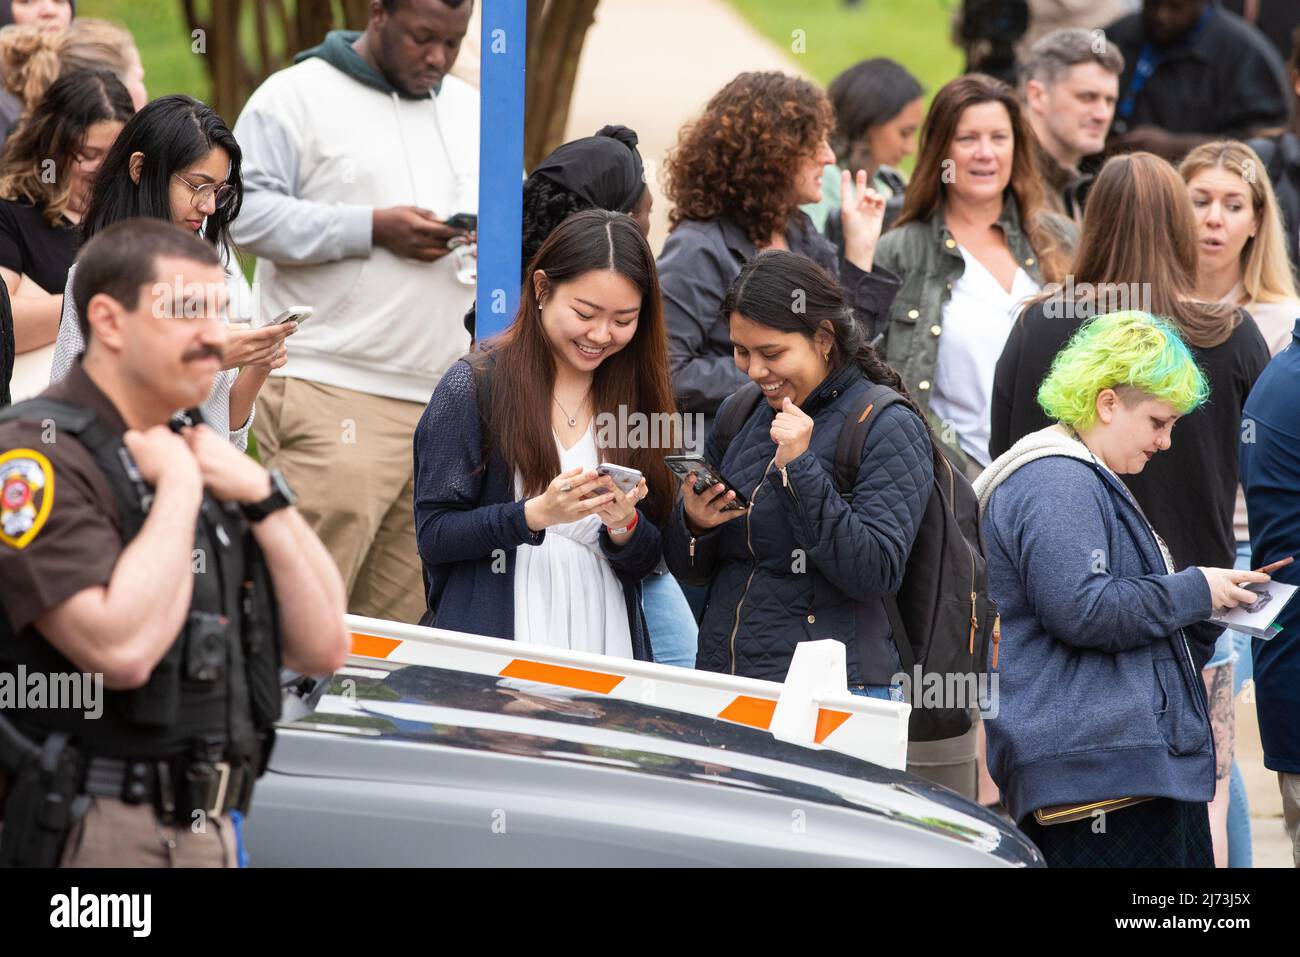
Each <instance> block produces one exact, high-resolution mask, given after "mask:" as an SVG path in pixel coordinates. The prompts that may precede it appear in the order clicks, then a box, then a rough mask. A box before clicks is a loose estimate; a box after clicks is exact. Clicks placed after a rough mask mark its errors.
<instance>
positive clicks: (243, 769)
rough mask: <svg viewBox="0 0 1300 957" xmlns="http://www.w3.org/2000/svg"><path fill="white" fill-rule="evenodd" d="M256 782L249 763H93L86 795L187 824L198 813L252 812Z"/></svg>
mask: <svg viewBox="0 0 1300 957" xmlns="http://www.w3.org/2000/svg"><path fill="white" fill-rule="evenodd" d="M255 777H256V775H255V772H254V769H253V765H252V762H251V761H248V760H242V761H194V760H192V759H189V758H180V759H172V760H163V761H146V760H141V761H135V760H123V759H121V758H91V759H90V760H89V761H88V762H87V767H86V785H85V793H86V794H93V795H96V796H98V797H112V798H118V799H119V800H121V801H124V802H125V803H127V804H144V803H146V802H147V803H150V804H152V805H153V806H154V809H155V810H157V812H158V814H159V816H161V817H162V819H163V820H164V821H168V822H179V823H182V824H186V823H190V822H191V821H192V819H193V816H194V812H195V811H202V812H203V813H204V814H206V815H207V816H208V817H216V816H219V815H221V814H224V813H226V812H227V811H240V812H241V813H247V811H248V805H249V802H250V801H251V800H252V797H253V782H254V780H255Z"/></svg>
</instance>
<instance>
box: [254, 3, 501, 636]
mask: <svg viewBox="0 0 1300 957" xmlns="http://www.w3.org/2000/svg"><path fill="white" fill-rule="evenodd" d="M472 6H473V0H371V3H370V22H369V24H368V25H367V27H366V30H365V32H363V33H355V32H348V31H341V30H339V31H334V32H332V33H330V34H329V35H328V36H327V37H326V39H325V42H324V43H322V44H321V45H320V46H318V47H314V48H312V49H310V50H305V51H303V52H302V53H300V54H298V56H297V57H296V58H295V65H294V66H292V67H289V68H288V69H285V70H281V71H280V72H278V73H276V74H274V75H273V76H271V77H270V78H269V79H268V80H267V81H266V82H265V83H263V84H262V86H261V87H260V88H258V90H257V91H256V92H255V93H254V94H253V95H252V97H251V98H250V99H249V101H248V105H247V106H245V108H244V111H243V113H242V114H241V115H240V117H239V122H238V123H237V124H236V126H235V136H236V138H237V139H238V140H239V143H240V145H241V146H242V147H243V149H244V203H243V209H242V211H241V213H240V216H239V219H238V221H237V224H236V225H235V226H234V228H233V229H232V234H233V236H234V238H235V240H236V242H238V243H239V244H240V245H241V246H242V247H243V248H245V249H248V250H250V251H252V252H254V253H256V254H257V256H258V260H257V276H256V286H257V290H258V294H259V296H260V297H261V309H262V315H264V316H275V315H278V314H279V313H280V312H282V311H283V310H285V309H288V308H289V307H290V306H295V305H305V306H311V307H312V308H313V309H314V310H315V315H314V316H312V318H311V319H310V320H308V321H306V322H305V323H303V324H302V326H301V328H300V329H299V331H298V332H297V334H296V335H295V336H294V350H293V354H292V355H291V356H290V358H289V361H288V363H287V364H286V365H285V366H284V367H283V368H282V369H279V370H278V371H277V372H276V373H275V375H274V377H273V378H272V379H271V380H270V381H268V382H267V384H266V385H265V386H264V387H263V389H262V392H261V395H260V397H259V399H258V412H257V418H256V427H255V430H254V434H255V435H256V437H257V441H258V445H259V447H260V449H261V453H262V460H263V462H264V463H266V464H268V466H274V467H275V468H278V469H279V470H280V471H281V472H283V473H284V475H285V476H286V478H287V480H288V482H289V484H290V485H292V486H293V488H294V489H295V490H296V491H297V492H298V496H299V498H298V506H299V508H300V510H301V511H302V514H303V515H305V516H306V517H307V519H308V521H309V522H310V523H311V524H312V527H313V529H314V530H315V531H316V533H317V534H318V535H319V536H320V537H321V539H322V540H323V541H324V542H325V545H326V546H327V547H328V548H329V550H330V554H331V555H332V556H333V557H334V560H335V561H336V562H337V563H338V566H339V570H340V571H341V572H342V573H343V577H344V580H345V582H346V583H347V586H348V609H349V610H350V611H352V612H354V613H356V614H361V615H369V616H372V617H376V618H387V619H391V620H396V621H408V622H415V621H418V620H419V618H420V616H421V614H422V613H423V612H424V605H425V599H424V589H423V584H422V580H421V572H420V559H419V556H418V554H417V553H416V547H415V526H414V518H413V511H412V495H413V484H412V457H411V437H412V434H413V432H414V430H415V426H416V423H417V422H418V421H419V418H420V414H421V413H422V412H423V411H424V407H425V404H426V403H427V402H428V399H429V396H430V395H431V394H432V392H433V388H434V386H435V385H437V382H438V379H439V378H440V377H441V375H442V373H443V371H444V370H445V369H446V368H447V367H448V366H449V365H450V364H451V363H452V362H454V361H455V360H456V359H457V358H458V357H459V356H460V355H462V354H463V353H464V352H465V351H466V350H467V349H468V347H469V339H468V336H467V334H466V332H465V329H464V325H463V323H462V319H463V317H464V315H465V311H466V309H467V308H468V307H469V305H470V302H471V301H472V299H473V295H474V287H473V285H467V284H465V283H463V282H461V281H459V280H458V279H457V269H456V263H455V262H454V260H455V258H456V257H455V256H450V255H448V253H449V252H450V250H449V248H448V241H449V240H451V239H453V238H462V239H463V237H465V231H464V230H462V229H456V228H453V227H452V226H449V225H447V220H449V219H451V218H452V217H453V216H454V215H455V214H457V213H475V212H476V211H477V208H478V141H479V97H478V92H477V91H476V90H474V89H473V88H472V87H470V86H469V85H468V84H466V83H464V82H463V81H461V80H459V79H457V78H456V77H454V76H449V75H448V71H449V70H450V69H451V67H452V65H453V64H454V63H455V61H456V56H457V53H458V52H459V48H460V43H461V40H462V38H463V37H464V36H465V33H466V30H467V29H468V24H469V20H470V14H471V11H472ZM452 245H453V246H454V245H455V243H453V244H452Z"/></svg>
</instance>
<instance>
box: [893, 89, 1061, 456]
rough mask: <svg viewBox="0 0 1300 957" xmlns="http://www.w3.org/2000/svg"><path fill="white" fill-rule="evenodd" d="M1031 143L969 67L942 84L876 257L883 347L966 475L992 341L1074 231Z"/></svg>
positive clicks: (983, 434)
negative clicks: (885, 297) (890, 295)
mask: <svg viewBox="0 0 1300 957" xmlns="http://www.w3.org/2000/svg"><path fill="white" fill-rule="evenodd" d="M1035 148H1036V147H1035V144H1034V133H1033V130H1032V129H1031V128H1030V126H1029V123H1028V121H1027V120H1026V119H1025V117H1024V115H1023V113H1022V110H1021V106H1020V101H1019V100H1018V99H1017V98H1016V94H1015V91H1014V90H1012V89H1011V87H1009V86H1007V85H1006V84H1005V83H1002V82H1001V81H999V80H995V79H993V78H992V77H989V76H983V75H981V74H978V73H975V74H971V75H969V76H962V77H958V78H957V79H955V80H952V81H951V82H949V83H947V84H945V85H944V86H943V88H942V89H940V90H939V92H938V93H937V94H936V95H935V98H934V102H933V104H931V106H930V114H929V115H928V116H927V117H926V120H925V125H924V127H922V130H921V150H920V153H919V154H918V157H917V161H916V169H915V171H914V172H913V174H912V182H911V185H910V186H909V187H908V191H907V198H906V199H905V200H904V203H903V212H902V214H901V215H900V216H899V217H898V220H897V221H896V223H895V225H894V228H893V229H891V230H890V231H889V233H888V234H887V235H886V236H885V237H884V238H882V239H881V241H880V249H879V251H878V256H877V258H878V259H879V261H880V264H881V265H882V266H885V267H887V268H889V269H892V270H893V271H894V272H896V273H898V274H899V275H901V276H902V277H903V288H902V290H901V291H900V292H899V294H898V298H897V299H895V300H894V304H893V308H892V309H891V310H890V313H889V324H888V326H887V328H886V329H885V330H884V339H883V342H882V344H881V350H882V352H883V353H884V354H885V357H886V358H887V359H888V361H889V363H890V365H892V366H893V367H894V368H896V369H897V370H898V371H899V372H900V373H901V374H902V376H903V380H904V381H905V382H906V383H907V385H908V387H909V388H910V389H911V390H912V394H913V395H915V396H916V397H917V399H918V400H919V401H920V403H921V405H922V406H923V407H924V408H925V409H926V411H927V413H928V414H929V415H930V418H931V424H932V426H933V427H934V431H935V432H936V433H938V434H939V435H940V437H941V438H942V440H943V442H944V446H945V449H946V451H948V452H949V454H950V456H951V458H952V460H953V461H954V462H955V463H957V464H959V465H960V466H961V467H963V468H965V469H966V471H967V474H968V475H969V476H970V477H972V478H973V477H974V475H975V474H977V473H978V471H979V469H981V468H982V467H983V466H985V465H987V464H988V463H989V454H988V443H989V428H990V426H989V398H990V395H991V393H992V391H993V369H994V366H995V365H996V364H997V361H998V356H999V355H1001V353H1002V345H1003V343H1004V342H1006V339H1007V334H1008V333H1009V332H1010V331H1011V326H1012V323H1013V322H1014V321H1015V317H1016V315H1017V314H1018V313H1019V311H1020V308H1021V305H1022V303H1023V302H1024V301H1025V300H1027V299H1028V298H1030V297H1031V296H1034V295H1036V294H1037V293H1038V291H1039V288H1040V286H1041V284H1042V283H1043V282H1044V281H1047V282H1056V281H1058V280H1060V279H1061V278H1062V276H1063V274H1064V273H1065V269H1066V263H1067V261H1068V255H1069V251H1070V249H1071V248H1072V247H1073V245H1074V240H1075V237H1076V230H1075V227H1074V224H1073V223H1071V222H1070V221H1069V220H1067V219H1065V217H1063V216H1058V215H1056V214H1053V213H1049V212H1047V211H1046V210H1045V207H1044V198H1043V183H1042V180H1041V179H1040V178H1039V175H1038V171H1037V168H1036V167H1035V165H1034V149H1035ZM940 333H942V335H940Z"/></svg>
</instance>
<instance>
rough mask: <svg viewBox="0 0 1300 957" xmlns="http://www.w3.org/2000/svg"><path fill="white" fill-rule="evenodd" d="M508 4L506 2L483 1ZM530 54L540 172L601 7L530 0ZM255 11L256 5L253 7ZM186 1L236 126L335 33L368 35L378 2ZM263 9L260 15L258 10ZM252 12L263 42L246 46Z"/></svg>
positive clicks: (534, 156)
mask: <svg viewBox="0 0 1300 957" xmlns="http://www.w3.org/2000/svg"><path fill="white" fill-rule="evenodd" d="M478 2H480V3H484V2H500V0H478ZM527 3H528V7H527V26H528V49H527V54H526V60H527V70H528V77H527V89H526V93H525V116H526V117H527V118H528V119H527V122H526V124H525V128H524V165H525V168H527V169H532V168H533V167H534V166H536V165H537V163H538V162H539V161H540V160H541V159H542V158H543V157H544V156H546V154H547V153H549V152H551V150H553V149H555V147H557V146H559V145H560V143H562V142H563V141H564V129H565V125H566V124H567V123H568V119H569V100H570V99H571V98H572V96H573V85H574V81H575V79H576V77H577V72H578V60H579V58H580V57H581V55H582V45H583V42H584V40H585V39H586V35H587V29H588V28H589V27H590V26H591V24H592V23H593V22H594V20H595V12H596V4H597V3H598V0H527ZM248 4H251V5H252V7H251V8H250V7H249V5H248ZM248 4H246V3H245V0H203V2H200V0H181V9H182V10H183V12H184V15H185V22H186V23H187V24H189V28H190V30H191V31H193V30H202V31H203V33H204V37H205V42H206V44H207V55H206V56H205V57H204V58H203V60H204V63H205V64H206V65H207V68H208V74H209V76H210V77H211V79H212V104H211V105H212V108H213V109H215V110H216V111H217V112H218V113H219V114H220V115H221V116H222V117H224V118H225V120H226V122H228V123H232V124H233V123H234V122H235V120H236V119H237V118H238V116H239V111H240V110H241V109H242V108H243V106H244V101H245V100H246V99H247V98H248V96H249V94H250V93H252V92H253V90H254V89H256V88H257V87H258V86H259V85H260V84H261V83H262V81H264V80H265V79H266V78H267V77H268V76H270V75H271V74H272V73H274V72H275V71H276V70H278V69H281V68H283V67H285V66H287V65H288V64H289V63H291V62H293V57H294V54H296V53H298V52H299V51H301V50H304V49H306V48H308V47H312V46H315V45H316V44H318V43H320V42H321V41H322V40H323V39H325V34H326V33H328V32H329V31H330V30H335V29H339V28H343V27H346V28H348V29H352V30H364V29H365V27H366V24H367V22H368V21H369V19H370V0H248ZM253 8H255V9H253ZM246 11H249V12H251V13H252V16H251V17H250V18H249V19H250V20H251V22H252V25H253V29H255V31H256V32H257V36H256V37H255V38H252V39H251V42H249V43H247V44H246V45H247V46H248V48H249V50H250V51H251V52H252V54H253V55H252V56H251V57H250V56H248V55H246V54H245V51H244V45H245V44H241V42H240V36H241V31H240V27H241V25H242V23H243V19H244V17H243V15H244V13H245V12H246Z"/></svg>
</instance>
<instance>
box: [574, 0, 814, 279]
mask: <svg viewBox="0 0 1300 957" xmlns="http://www.w3.org/2000/svg"><path fill="white" fill-rule="evenodd" d="M796 59H797V57H795V56H794V55H792V54H789V53H788V52H787V51H786V50H783V49H781V48H780V47H778V46H776V45H774V44H773V43H771V42H770V41H769V40H767V38H765V37H763V36H760V35H759V34H758V32H757V31H755V30H754V28H753V27H751V26H750V25H749V23H748V22H746V21H745V20H744V19H743V18H742V17H741V16H740V14H739V13H737V12H736V11H735V9H734V8H732V7H731V6H730V4H727V3H725V2H722V0H654V2H653V3H651V2H647V0H601V2H600V5H599V6H598V7H597V8H596V22H595V24H593V26H592V28H591V30H590V31H588V33H587V40H586V43H585V44H584V45H583V48H582V59H581V60H580V61H579V64H578V77H577V81H576V84H575V88H574V95H573V101H572V104H571V106H570V110H569V125H568V129H567V131H566V139H575V138H577V137H580V136H590V135H591V134H593V133H595V132H596V130H598V129H600V128H601V127H602V126H604V125H605V124H607V123H621V124H622V125H624V126H629V127H631V128H632V129H634V130H636V132H637V135H638V136H639V137H640V139H641V143H640V146H639V149H640V151H641V156H642V157H643V158H644V159H645V162H646V166H647V179H649V180H650V185H651V192H652V193H653V194H654V209H653V211H652V213H651V229H650V245H651V246H652V247H653V248H654V250H655V252H656V253H657V252H658V251H659V249H660V248H661V247H662V246H663V242H664V238H665V237H666V236H667V235H668V209H669V203H668V201H667V199H665V198H664V195H663V186H662V184H661V182H660V181H659V173H660V171H661V170H662V167H663V158H664V155H665V154H666V153H667V152H668V149H669V148H670V147H671V146H673V145H674V144H675V143H676V142H677V132H678V130H679V129H680V128H681V126H682V124H683V123H685V122H686V121H687V120H690V119H692V118H693V117H695V116H698V115H699V113H700V111H701V110H702V109H703V108H704V104H705V103H706V102H708V99H709V97H711V96H712V95H713V94H714V93H716V92H717V91H718V90H719V89H720V88H721V87H722V86H724V85H725V84H726V83H727V81H728V80H730V79H731V78H732V77H734V76H735V75H736V74H737V73H742V72H744V71H746V70H783V71H785V72H787V73H799V72H801V71H800V70H799V67H798V64H797V63H796V62H795V60H796Z"/></svg>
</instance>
